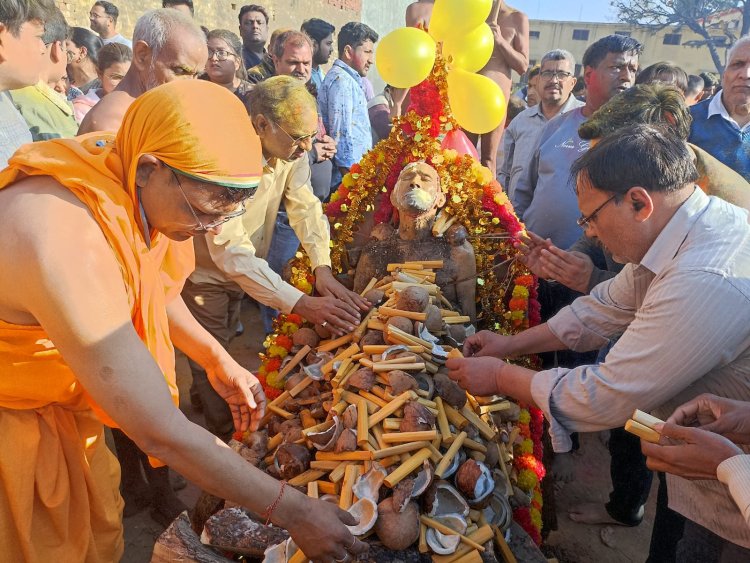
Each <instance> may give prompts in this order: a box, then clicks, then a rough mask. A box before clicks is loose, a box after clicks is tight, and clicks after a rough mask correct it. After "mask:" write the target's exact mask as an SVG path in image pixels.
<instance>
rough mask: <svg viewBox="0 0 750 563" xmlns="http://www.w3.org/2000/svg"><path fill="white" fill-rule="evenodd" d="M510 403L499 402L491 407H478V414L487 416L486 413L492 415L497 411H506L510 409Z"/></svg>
mask: <svg viewBox="0 0 750 563" xmlns="http://www.w3.org/2000/svg"><path fill="white" fill-rule="evenodd" d="M511 404H512V403H511V402H510V401H500V402H499V403H494V404H492V405H485V406H481V407H479V414H487V413H493V412H498V411H505V410H508V409H509V408H510V407H511Z"/></svg>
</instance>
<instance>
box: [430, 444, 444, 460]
mask: <svg viewBox="0 0 750 563" xmlns="http://www.w3.org/2000/svg"><path fill="white" fill-rule="evenodd" d="M427 447H428V448H430V451H431V452H432V455H431V456H430V460H431V461H432V463H440V460H441V459H443V454H441V453H440V450H439V449H437V448H436V447H435V444H434V440H433V443H432V444H430V445H429V446H427Z"/></svg>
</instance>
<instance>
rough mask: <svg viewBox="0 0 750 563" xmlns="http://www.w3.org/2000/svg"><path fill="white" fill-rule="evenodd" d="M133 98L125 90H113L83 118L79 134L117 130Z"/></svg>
mask: <svg viewBox="0 0 750 563" xmlns="http://www.w3.org/2000/svg"><path fill="white" fill-rule="evenodd" d="M132 103H133V98H132V97H131V96H130V95H129V94H126V93H125V92H117V91H115V92H112V93H110V94H108V95H107V96H105V97H104V98H102V99H101V100H100V101H99V102H98V103H97V104H96V105H95V106H94V107H93V108H91V110H90V111H89V112H88V113H87V114H86V117H84V118H83V121H82V122H81V126H80V127H79V128H78V134H79V135H83V134H84V133H94V132H96V131H117V130H118V129H119V128H120V123H122V118H123V117H124V116H125V112H126V111H128V108H129V107H130V104H132Z"/></svg>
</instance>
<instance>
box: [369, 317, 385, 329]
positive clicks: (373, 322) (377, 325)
mask: <svg viewBox="0 0 750 563" xmlns="http://www.w3.org/2000/svg"><path fill="white" fill-rule="evenodd" d="M367 328H369V329H371V330H384V329H385V323H384V322H383V321H379V320H378V319H370V320H369V321H368V322H367Z"/></svg>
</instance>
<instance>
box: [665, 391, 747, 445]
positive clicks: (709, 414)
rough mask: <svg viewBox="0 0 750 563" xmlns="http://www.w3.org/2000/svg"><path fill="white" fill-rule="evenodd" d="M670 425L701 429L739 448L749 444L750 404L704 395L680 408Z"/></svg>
mask: <svg viewBox="0 0 750 563" xmlns="http://www.w3.org/2000/svg"><path fill="white" fill-rule="evenodd" d="M667 422H670V423H672V424H679V425H680V426H698V427H699V428H701V429H703V430H708V431H709V432H715V433H716V434H721V435H722V436H724V437H726V438H728V439H730V440H731V441H732V442H734V443H736V444H750V402H746V401H735V400H732V399H727V398H725V397H718V396H716V395H710V394H708V393H704V394H703V395H698V396H697V397H695V398H694V399H693V400H691V401H688V402H687V403H685V404H684V405H682V406H680V407H677V409H676V410H675V411H674V413H672V416H670V417H669V418H668V419H667Z"/></svg>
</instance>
